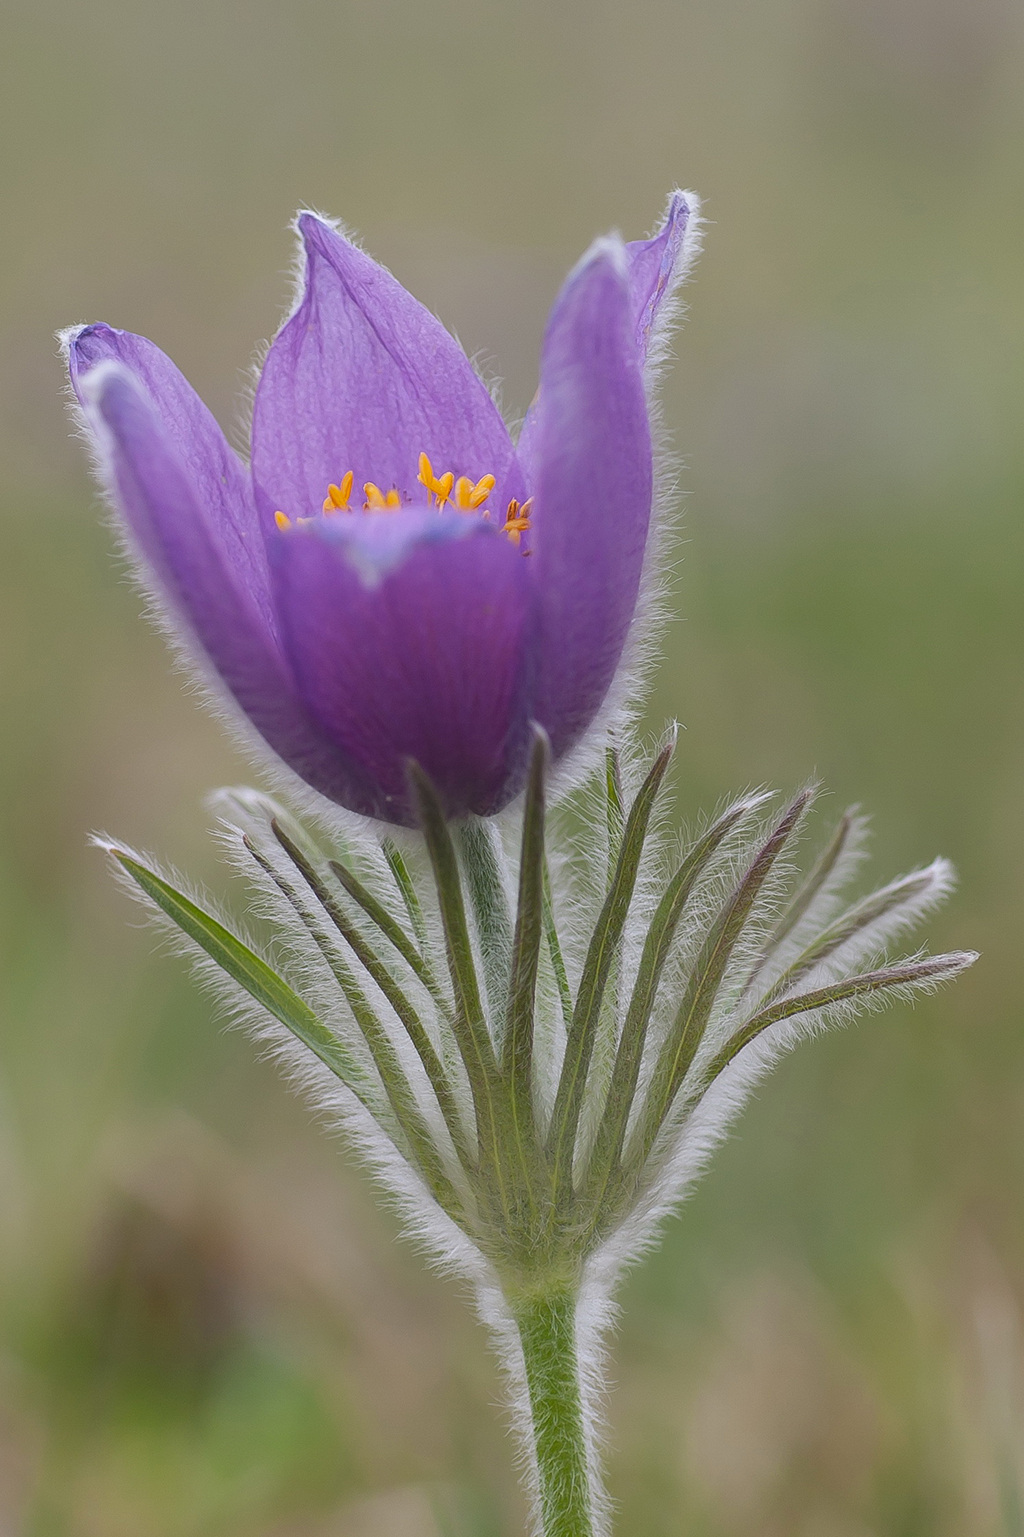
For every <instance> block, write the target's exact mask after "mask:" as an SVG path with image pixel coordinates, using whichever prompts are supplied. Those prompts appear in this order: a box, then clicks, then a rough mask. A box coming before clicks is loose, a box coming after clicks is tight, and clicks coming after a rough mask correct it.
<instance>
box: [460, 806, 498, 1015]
mask: <svg viewBox="0 0 1024 1537" xmlns="http://www.w3.org/2000/svg"><path fill="white" fill-rule="evenodd" d="M452 835H453V841H454V843H455V844H456V846H457V848H458V852H459V855H460V856H461V864H462V868H463V870H464V872H465V876H466V888H467V890H468V892H469V900H470V904H471V906H472V909H473V916H474V918H475V920H476V931H477V936H478V938H479V941H480V959H481V961H482V963H483V973H484V983H485V986H486V989H487V1001H488V1003H489V1005H490V1014H491V1018H492V1019H493V1020H494V1021H495V1024H496V1025H498V1024H499V1023H500V1022H502V1021H503V1020H504V1017H505V1010H506V1008H507V1005H508V988H509V968H510V966H511V961H512V915H511V913H510V912H509V905H508V895H507V893H506V890H505V883H504V881H503V879H502V874H501V867H500V865H499V863H498V855H497V851H496V848H495V842H496V840H497V838H498V832H497V829H496V828H495V827H494V826H493V825H492V824H491V823H490V822H486V821H484V820H483V819H482V818H481V817H473V816H470V817H465V818H463V819H462V820H461V821H458V822H456V823H455V824H454V826H453V828H452Z"/></svg>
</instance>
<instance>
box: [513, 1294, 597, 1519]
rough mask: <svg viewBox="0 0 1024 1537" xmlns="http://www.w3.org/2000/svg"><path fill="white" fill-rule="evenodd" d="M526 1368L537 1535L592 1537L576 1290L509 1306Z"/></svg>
mask: <svg viewBox="0 0 1024 1537" xmlns="http://www.w3.org/2000/svg"><path fill="white" fill-rule="evenodd" d="M512 1313H513V1317H514V1318H515V1321H516V1327H517V1329H518V1330H519V1339H520V1342H521V1344H522V1348H523V1360H524V1362H525V1366H526V1384H527V1389H528V1392H529V1399H530V1421H531V1430H532V1436H533V1451H534V1455H535V1457H536V1462H537V1479H538V1503H539V1510H540V1532H541V1533H542V1537H598V1527H597V1524H596V1522H595V1512H594V1490H593V1488H592V1486H591V1478H590V1469H589V1467H588V1460H589V1459H588V1439H589V1438H588V1436H587V1425H586V1410H585V1407H584V1403H583V1396H582V1393H581V1389H580V1372H579V1360H578V1357H577V1351H576V1294H575V1291H574V1290H573V1289H572V1288H571V1287H569V1286H566V1285H565V1284H564V1283H562V1284H558V1285H554V1286H552V1287H550V1288H549V1289H546V1290H544V1291H540V1292H531V1293H530V1294H529V1295H528V1296H526V1297H523V1298H519V1299H517V1300H516V1301H515V1302H514V1303H513V1306H512Z"/></svg>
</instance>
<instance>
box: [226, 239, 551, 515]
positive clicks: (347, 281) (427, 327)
mask: <svg viewBox="0 0 1024 1537" xmlns="http://www.w3.org/2000/svg"><path fill="white" fill-rule="evenodd" d="M298 229H299V234H300V235H301V237H302V240H303V243H304V246H305V252H306V283H305V291H304V293H303V296H302V299H301V301H300V303H299V306H298V308H297V309H296V311H295V313H294V314H293V315H292V317H291V318H290V319H289V320H288V321H286V322H285V324H284V325H283V326H282V328H281V330H280V331H279V332H278V335H277V337H276V339H275V341H274V343H273V345H272V346H271V348H270V351H269V353H268V354H267V360H266V362H265V364H264V366H263V373H262V376H261V378H260V382H259V385H258V387H257V391H256V401H255V408H254V413H253V442H252V455H253V477H254V479H255V482H256V486H257V495H258V496H259V499H260V510H261V514H262V515H263V517H264V519H265V520H270V519H272V518H273V515H274V513H275V512H276V511H278V510H280V511H283V512H285V513H287V514H288V515H289V516H290V517H293V518H294V517H304V516H307V515H309V514H311V513H313V512H314V511H316V510H318V509H319V507H320V504H321V502H322V501H323V498H324V495H325V493H326V490H327V487H328V485H329V484H330V483H331V482H332V481H334V482H338V481H339V480H340V478H341V476H342V475H344V474H345V473H346V472H347V471H348V470H351V471H352V472H353V476H354V481H355V485H356V486H357V487H358V486H362V485H364V484H365V483H366V482H368V481H372V482H374V483H375V484H376V485H378V486H381V487H383V488H384V489H385V490H387V489H388V488H389V487H390V486H396V487H397V488H398V489H399V490H400V491H403V492H405V493H408V492H411V491H413V490H415V489H417V475H418V472H419V455H420V454H421V453H425V454H427V455H428V457H429V458H430V459H431V461H432V462H433V464H434V465H435V466H436V467H437V469H438V472H439V473H443V472H444V471H447V470H451V471H453V472H454V474H455V475H456V476H459V475H467V476H469V477H470V479H471V480H473V481H474V482H475V481H477V480H478V479H479V478H480V477H481V476H482V475H494V476H495V477H496V480H497V485H496V487H495V492H494V505H495V506H496V507H499V506H504V505H507V503H508V499H509V498H510V497H517V498H519V499H522V496H523V490H522V484H521V481H520V478H519V474H518V469H517V464H516V458H515V450H514V449H513V446H512V442H511V439H510V438H509V435H508V431H507V429H506V427H505V424H504V422H503V421H502V419H501V415H500V413H499V411H498V409H497V407H496V406H495V404H494V402H493V401H492V400H491V397H490V395H489V394H488V392H487V390H486V388H485V387H484V385H483V383H482V382H481V380H480V379H478V378H477V376H476V374H475V373H474V372H473V369H472V368H471V366H470V364H469V360H468V359H467V357H466V355H465V353H464V352H463V351H462V349H461V347H459V345H458V344H457V343H456V342H455V341H454V339H453V338H452V337H451V336H450V335H449V334H448V332H447V331H446V330H445V329H444V327H443V326H442V325H441V323H440V321H438V320H437V319H435V317H434V316H433V315H431V314H430V312H429V311H428V310H426V309H425V308H424V307H423V305H422V304H420V303H419V302H418V300H416V299H414V298H413V297H412V295H411V294H408V293H406V291H405V289H404V288H403V287H402V285H401V284H400V283H399V282H397V281H396V279H395V278H393V277H392V276H391V274H390V273H389V272H387V271H385V269H384V268H383V267H381V266H379V265H378V264H377V263H376V262H375V261H372V260H371V259H370V257H369V256H367V255H366V254H365V252H363V251H360V250H359V249H358V247H357V246H354V245H353V244H352V243H351V242H350V241H348V240H346V239H345V238H344V237H343V236H342V235H340V234H338V232H337V231H336V230H335V229H333V228H332V227H331V226H330V225H329V224H327V223H325V222H324V221H323V220H322V219H320V218H317V217H316V215H314V214H310V213H304V214H302V215H300V217H299V221H298Z"/></svg>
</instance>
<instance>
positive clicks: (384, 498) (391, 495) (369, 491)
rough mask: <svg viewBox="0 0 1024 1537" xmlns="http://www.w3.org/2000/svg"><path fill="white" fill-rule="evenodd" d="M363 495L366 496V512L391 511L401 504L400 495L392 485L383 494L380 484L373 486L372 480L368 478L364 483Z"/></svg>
mask: <svg viewBox="0 0 1024 1537" xmlns="http://www.w3.org/2000/svg"><path fill="white" fill-rule="evenodd" d="M363 495H364V496H365V497H366V502H365V504H364V505H365V508H366V511H367V512H391V511H393V510H394V509H395V508H396V507H401V505H402V498H401V495H400V493H399V492H398V491H397V490H396V489H395V487H394V486H392V487H391V490H390V491H388V492H387V494H386V495H385V493H384V492H383V491H382V490H381V488H380V486H375V485H374V483H373V481H372V480H368V481H367V482H366V484H365V485H364V487H363Z"/></svg>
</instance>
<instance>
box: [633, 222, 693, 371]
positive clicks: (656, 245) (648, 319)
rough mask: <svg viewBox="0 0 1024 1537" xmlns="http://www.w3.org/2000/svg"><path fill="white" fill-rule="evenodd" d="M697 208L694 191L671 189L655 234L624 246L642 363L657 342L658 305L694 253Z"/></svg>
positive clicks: (685, 269) (680, 275) (676, 282)
mask: <svg viewBox="0 0 1024 1537" xmlns="http://www.w3.org/2000/svg"><path fill="white" fill-rule="evenodd" d="M699 208H700V199H699V198H698V197H697V195H696V193H694V192H678V191H677V192H673V193H672V196H671V197H670V198H669V200H668V207H667V208H666V210H665V217H664V219H663V220H662V224H661V228H660V229H659V231H658V233H657V234H656V235H654V236H653V237H652V238H651V239H650V240H631V241H630V242H629V244H628V245H627V246H626V257H627V260H628V262H629V286H630V289H631V291H632V299H633V321H634V325H635V327H636V341H637V346H638V347H639V348H640V353H641V357H642V359H643V360H644V362H646V360H647V354H648V351H649V350H650V348H651V346H652V343H654V344H655V345H656V343H657V339H658V332H659V325H658V321H659V316H660V314H661V310H662V306H663V305H664V303H665V301H666V299H670V298H671V296H672V293H673V291H674V289H675V288H676V287H677V286H678V284H679V283H680V282H681V281H682V280H683V278H684V277H685V276H686V273H687V271H688V269H689V267H690V265H691V264H692V262H693V260H694V257H695V256H696V255H697V250H698V245H697V213H698V210H699Z"/></svg>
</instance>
